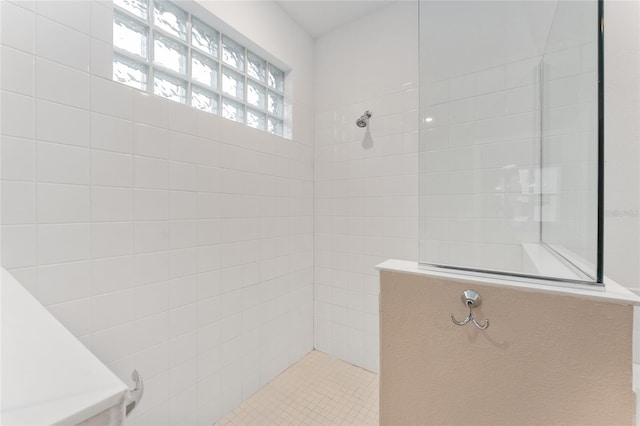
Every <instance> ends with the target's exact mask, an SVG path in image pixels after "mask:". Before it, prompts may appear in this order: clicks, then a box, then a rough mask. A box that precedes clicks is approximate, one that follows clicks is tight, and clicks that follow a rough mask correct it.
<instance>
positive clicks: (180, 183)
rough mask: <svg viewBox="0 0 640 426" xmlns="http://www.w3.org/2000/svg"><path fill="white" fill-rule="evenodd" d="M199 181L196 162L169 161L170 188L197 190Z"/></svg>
mask: <svg viewBox="0 0 640 426" xmlns="http://www.w3.org/2000/svg"><path fill="white" fill-rule="evenodd" d="M197 181H198V177H197V166H196V165H195V164H187V163H178V162H175V161H170V162H169V189H172V190H182V191H195V190H196V189H197Z"/></svg>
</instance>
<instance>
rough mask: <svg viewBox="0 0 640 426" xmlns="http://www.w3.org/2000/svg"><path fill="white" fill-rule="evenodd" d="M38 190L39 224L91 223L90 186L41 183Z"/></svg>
mask: <svg viewBox="0 0 640 426" xmlns="http://www.w3.org/2000/svg"><path fill="white" fill-rule="evenodd" d="M37 189H38V196H37V206H38V208H37V218H38V223H80V222H82V223H87V222H89V208H90V190H89V187H88V186H78V185H61V184H48V183H39V184H38V186H37Z"/></svg>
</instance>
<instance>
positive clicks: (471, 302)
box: [450, 290, 489, 330]
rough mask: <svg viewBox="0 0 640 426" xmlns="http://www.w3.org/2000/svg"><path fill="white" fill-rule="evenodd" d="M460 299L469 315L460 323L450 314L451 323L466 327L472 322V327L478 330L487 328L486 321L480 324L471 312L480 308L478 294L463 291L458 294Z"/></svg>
mask: <svg viewBox="0 0 640 426" xmlns="http://www.w3.org/2000/svg"><path fill="white" fill-rule="evenodd" d="M460 298H461V299H462V303H464V304H465V306H467V307H468V308H469V315H467V317H466V318H465V319H463V320H462V321H458V320H457V319H455V317H454V316H453V314H450V315H451V322H453V323H454V324H455V325H460V326H463V325H466V324H467V323H468V322H472V323H473V325H475V326H476V327H478V328H479V329H480V330H486V329H487V328H489V320H488V319H487V320H484V324H480V323H479V322H478V321H477V320H476V319H475V318H474V317H473V311H472V310H473V308H475V307H478V306H480V303H482V298H481V297H480V295H479V294H478V292H477V291H475V290H465V291H463V292H462V293H460Z"/></svg>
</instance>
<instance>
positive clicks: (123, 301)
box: [91, 290, 134, 332]
mask: <svg viewBox="0 0 640 426" xmlns="http://www.w3.org/2000/svg"><path fill="white" fill-rule="evenodd" d="M131 294H132V293H131V290H125V291H116V292H113V293H107V294H102V295H99V296H94V297H92V298H91V329H92V331H94V332H95V331H99V330H104V329H105V328H111V327H115V326H117V325H120V324H123V323H127V322H130V321H131V320H132V319H133V311H134V304H133V300H132V298H131Z"/></svg>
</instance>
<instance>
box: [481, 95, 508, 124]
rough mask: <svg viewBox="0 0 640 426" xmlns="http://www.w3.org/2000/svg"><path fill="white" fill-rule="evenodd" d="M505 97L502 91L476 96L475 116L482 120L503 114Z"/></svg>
mask: <svg viewBox="0 0 640 426" xmlns="http://www.w3.org/2000/svg"><path fill="white" fill-rule="evenodd" d="M506 99H507V98H506V95H505V93H504V92H494V93H490V94H487V95H481V96H478V97H476V118H477V119H478V120H482V119H485V118H492V117H497V116H499V115H504V113H505V111H506Z"/></svg>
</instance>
